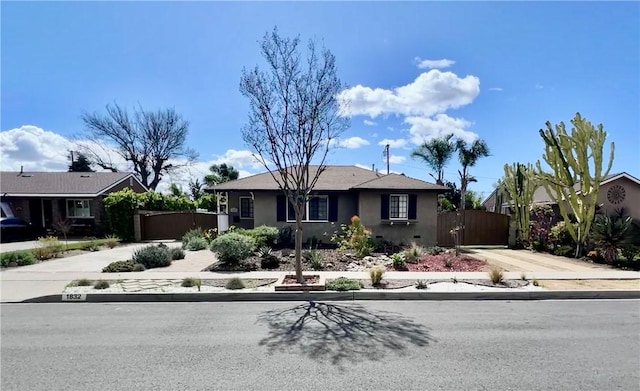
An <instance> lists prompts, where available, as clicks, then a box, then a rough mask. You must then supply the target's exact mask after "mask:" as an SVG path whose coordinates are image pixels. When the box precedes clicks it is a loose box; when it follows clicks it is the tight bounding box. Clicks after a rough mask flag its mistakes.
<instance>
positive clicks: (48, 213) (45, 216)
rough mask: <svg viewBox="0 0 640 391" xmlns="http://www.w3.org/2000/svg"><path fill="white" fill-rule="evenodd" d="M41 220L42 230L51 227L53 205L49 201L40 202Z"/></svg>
mask: <svg viewBox="0 0 640 391" xmlns="http://www.w3.org/2000/svg"><path fill="white" fill-rule="evenodd" d="M42 220H43V222H44V228H50V227H51V226H52V225H53V205H52V203H51V200H42Z"/></svg>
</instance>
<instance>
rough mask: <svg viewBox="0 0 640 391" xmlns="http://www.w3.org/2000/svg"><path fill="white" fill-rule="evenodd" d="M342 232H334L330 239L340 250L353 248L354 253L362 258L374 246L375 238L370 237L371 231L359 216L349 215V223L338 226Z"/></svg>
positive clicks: (369, 252)
mask: <svg viewBox="0 0 640 391" xmlns="http://www.w3.org/2000/svg"><path fill="white" fill-rule="evenodd" d="M340 230H341V231H342V232H335V233H334V234H333V235H332V236H331V241H332V242H334V243H336V244H337V245H338V247H339V248H340V250H343V251H344V250H353V251H354V252H355V255H356V256H357V257H359V258H363V257H365V256H367V255H369V254H371V252H372V251H373V249H374V248H375V240H373V239H372V237H371V235H372V232H371V230H370V229H368V228H367V227H365V226H364V225H363V224H362V221H360V217H358V216H353V217H351V223H350V224H349V225H348V226H347V225H345V224H342V225H341V226H340Z"/></svg>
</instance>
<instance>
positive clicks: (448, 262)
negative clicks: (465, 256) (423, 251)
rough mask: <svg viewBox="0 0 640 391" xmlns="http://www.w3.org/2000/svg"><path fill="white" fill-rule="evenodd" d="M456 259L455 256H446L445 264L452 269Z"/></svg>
mask: <svg viewBox="0 0 640 391" xmlns="http://www.w3.org/2000/svg"><path fill="white" fill-rule="evenodd" d="M454 261H455V258H454V257H446V258H445V259H444V266H445V267H448V268H449V269H451V268H452V267H453V262H454Z"/></svg>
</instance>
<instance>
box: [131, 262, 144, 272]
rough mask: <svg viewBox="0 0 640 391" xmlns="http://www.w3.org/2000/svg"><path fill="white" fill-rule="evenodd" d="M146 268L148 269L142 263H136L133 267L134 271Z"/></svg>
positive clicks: (141, 270)
mask: <svg viewBox="0 0 640 391" xmlns="http://www.w3.org/2000/svg"><path fill="white" fill-rule="evenodd" d="M145 270H147V268H146V267H144V265H143V264H141V263H136V264H135V265H133V269H131V271H132V272H143V271H145Z"/></svg>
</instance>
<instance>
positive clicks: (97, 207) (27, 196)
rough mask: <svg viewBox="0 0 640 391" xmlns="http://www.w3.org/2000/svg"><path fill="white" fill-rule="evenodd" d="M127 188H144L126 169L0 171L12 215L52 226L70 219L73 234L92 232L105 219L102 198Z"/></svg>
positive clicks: (3, 197) (1, 187)
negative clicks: (114, 170)
mask: <svg viewBox="0 0 640 391" xmlns="http://www.w3.org/2000/svg"><path fill="white" fill-rule="evenodd" d="M125 188H130V189H132V190H133V191H135V192H137V193H141V192H145V191H147V189H146V188H145V187H144V186H143V185H142V183H140V181H139V180H138V179H136V177H135V176H134V175H133V174H132V173H127V172H6V171H3V172H1V173H0V196H1V200H2V203H3V204H5V205H8V206H9V208H10V209H11V212H12V213H13V214H14V215H15V217H18V218H22V219H24V220H27V221H29V222H31V223H32V224H33V225H35V226H36V227H41V228H44V229H51V228H53V225H54V223H55V222H56V221H59V220H65V219H67V218H68V219H70V220H71V222H72V233H75V234H78V235H80V234H82V235H93V234H96V233H97V232H99V231H100V229H101V225H102V223H103V222H104V207H103V203H102V202H103V199H104V197H105V196H107V195H108V194H109V193H112V192H115V191H118V190H123V189H125Z"/></svg>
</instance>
